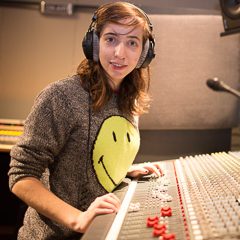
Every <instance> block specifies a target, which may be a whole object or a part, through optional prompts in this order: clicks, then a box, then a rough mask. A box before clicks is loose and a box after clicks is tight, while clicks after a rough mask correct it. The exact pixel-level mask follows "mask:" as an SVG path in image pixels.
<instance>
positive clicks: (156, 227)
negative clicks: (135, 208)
mask: <svg viewBox="0 0 240 240" xmlns="http://www.w3.org/2000/svg"><path fill="white" fill-rule="evenodd" d="M153 228H154V229H157V230H161V229H163V228H164V229H166V224H165V223H162V224H161V225H158V224H155V225H154V226H153Z"/></svg>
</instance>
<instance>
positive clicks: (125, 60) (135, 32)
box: [99, 19, 143, 90]
mask: <svg viewBox="0 0 240 240" xmlns="http://www.w3.org/2000/svg"><path fill="white" fill-rule="evenodd" d="M129 21H131V19H127V20H125V21H123V22H121V23H128V22H129ZM142 41H143V31H142V27H141V26H137V27H134V26H131V27H128V26H125V25H118V24H114V23H110V22H109V23H106V24H105V25H104V27H103V29H102V31H101V33H100V40H99V59H100V62H101V65H102V67H103V68H104V70H105V71H106V73H107V75H108V78H109V83H110V85H111V86H112V88H113V90H118V89H119V87H120V84H121V82H122V81H123V79H124V77H125V76H126V75H128V74H129V73H130V72H131V71H132V70H133V69H134V68H135V67H136V65H137V63H138V60H139V57H140V55H141V53H142V45H143V42H142Z"/></svg>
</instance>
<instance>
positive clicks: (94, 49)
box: [82, 3, 155, 68]
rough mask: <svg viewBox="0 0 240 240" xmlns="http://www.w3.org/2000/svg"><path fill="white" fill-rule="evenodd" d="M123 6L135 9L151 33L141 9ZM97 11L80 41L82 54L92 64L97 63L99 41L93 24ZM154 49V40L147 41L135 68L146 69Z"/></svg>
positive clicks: (150, 25) (152, 56)
mask: <svg viewBox="0 0 240 240" xmlns="http://www.w3.org/2000/svg"><path fill="white" fill-rule="evenodd" d="M125 4H128V5H130V6H133V7H135V8H136V9H138V10H139V11H140V12H141V13H142V14H143V16H144V17H145V18H146V20H147V22H148V25H149V27H150V29H151V31H152V24H151V22H150V20H149V18H148V16H147V14H146V13H145V12H144V11H143V10H142V9H140V8H138V7H136V6H135V5H133V4H131V3H125ZM106 5H107V4H106ZM103 6H105V5H103ZM100 8H101V7H100ZM98 10H99V9H98ZM98 10H97V11H96V12H95V13H94V16H93V18H92V22H91V24H90V26H89V28H88V31H87V32H86V34H85V36H84V38H83V41H82V48H83V52H84V54H85V56H86V58H87V59H90V60H93V61H94V62H99V39H98V36H97V34H96V33H95V24H96V21H97V12H98ZM154 47H155V39H154V38H149V39H148V40H147V42H146V43H145V46H144V48H143V51H142V54H141V56H140V58H139V61H138V64H137V66H136V68H146V67H147V66H148V65H149V64H150V62H151V61H152V59H153V58H154V57H155V53H154Z"/></svg>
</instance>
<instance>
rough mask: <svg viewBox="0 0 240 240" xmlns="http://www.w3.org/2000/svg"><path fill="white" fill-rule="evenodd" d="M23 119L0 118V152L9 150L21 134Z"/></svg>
mask: <svg viewBox="0 0 240 240" xmlns="http://www.w3.org/2000/svg"><path fill="white" fill-rule="evenodd" d="M23 128H24V121H22V120H13V119H0V152H10V150H11V149H12V147H13V145H15V143H16V142H17V140H18V138H19V136H20V135H21V134H22V132H23Z"/></svg>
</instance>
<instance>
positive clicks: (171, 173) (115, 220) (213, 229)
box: [82, 152, 240, 240]
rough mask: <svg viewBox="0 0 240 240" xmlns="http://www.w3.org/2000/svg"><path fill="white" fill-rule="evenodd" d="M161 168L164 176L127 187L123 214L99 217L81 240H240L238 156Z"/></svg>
mask: <svg viewBox="0 0 240 240" xmlns="http://www.w3.org/2000/svg"><path fill="white" fill-rule="evenodd" d="M160 163H161V164H162V167H163V169H165V171H164V176H163V177H160V178H158V177H156V176H155V175H151V176H148V177H144V178H141V179H139V180H132V181H131V180H130V179H127V180H128V181H125V182H123V184H121V185H120V186H119V188H118V189H117V190H116V191H115V194H116V195H117V196H118V197H119V198H120V199H121V200H122V205H121V208H120V210H119V213H118V214H114V213H113V214H108V215H101V216H97V217H96V218H95V219H94V221H93V222H92V224H91V225H90V227H89V229H88V231H87V232H86V233H85V234H84V236H83V238H82V240H90V239H91V240H92V239H99V240H100V239H106V240H116V239H120V240H127V239H132V240H135V239H146V240H148V239H162V240H175V239H176V240H177V239H179V240H191V239H194V240H202V239H232V240H233V239H240V152H229V153H225V152H222V153H213V154H210V155H208V154H206V155H197V156H188V157H185V158H179V159H177V160H171V161H162V162H160Z"/></svg>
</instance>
